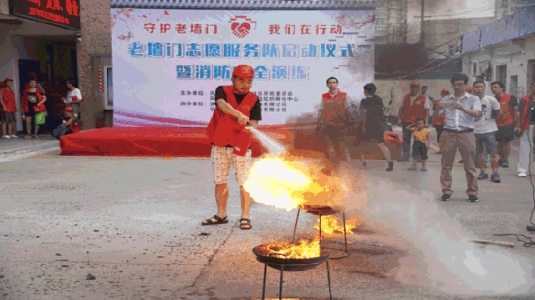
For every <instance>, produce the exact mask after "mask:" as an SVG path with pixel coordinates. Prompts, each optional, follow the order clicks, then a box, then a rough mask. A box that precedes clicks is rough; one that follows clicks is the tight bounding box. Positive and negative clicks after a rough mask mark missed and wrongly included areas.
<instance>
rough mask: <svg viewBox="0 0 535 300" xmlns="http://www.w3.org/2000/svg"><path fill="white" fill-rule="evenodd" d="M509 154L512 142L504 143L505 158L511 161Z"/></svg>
mask: <svg viewBox="0 0 535 300" xmlns="http://www.w3.org/2000/svg"><path fill="white" fill-rule="evenodd" d="M509 154H511V142H505V143H504V145H503V159H504V160H507V161H509Z"/></svg>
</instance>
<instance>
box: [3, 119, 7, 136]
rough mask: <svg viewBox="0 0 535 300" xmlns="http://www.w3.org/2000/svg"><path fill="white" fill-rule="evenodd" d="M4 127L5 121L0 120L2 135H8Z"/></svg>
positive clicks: (5, 126) (5, 125)
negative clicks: (0, 121)
mask: <svg viewBox="0 0 535 300" xmlns="http://www.w3.org/2000/svg"><path fill="white" fill-rule="evenodd" d="M6 128H7V122H2V136H4V135H8V134H7V131H6Z"/></svg>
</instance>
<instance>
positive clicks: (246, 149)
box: [202, 65, 262, 229]
mask: <svg viewBox="0 0 535 300" xmlns="http://www.w3.org/2000/svg"><path fill="white" fill-rule="evenodd" d="M253 78H254V70H253V68H252V67H251V66H248V65H239V66H237V67H236V68H235V69H234V71H233V72H232V78H231V81H232V85H228V86H219V87H217V88H216V90H215V100H216V108H215V110H214V114H213V115H212V119H211V120H210V123H209V124H208V128H207V130H206V135H207V136H208V138H209V139H210V141H211V143H212V153H211V158H212V165H213V170H214V183H215V198H216V203H217V214H215V215H214V216H213V217H212V218H210V219H207V220H204V221H203V222H202V225H216V224H226V223H228V218H227V211H226V210H227V199H228V195H229V192H228V186H227V180H228V175H229V171H230V166H231V164H232V165H233V166H234V172H235V174H236V181H237V182H238V185H239V186H240V198H241V207H242V214H241V219H240V228H241V229H251V220H250V219H249V208H250V205H251V197H250V195H249V193H248V192H247V191H245V189H244V188H243V184H244V183H245V180H246V179H247V175H248V173H249V168H250V165H251V148H250V140H251V132H250V131H249V130H248V129H247V126H246V125H247V124H248V123H250V124H251V125H252V126H253V127H256V126H257V125H258V121H260V120H262V113H261V108H260V101H258V96H257V95H255V94H254V93H251V92H250V89H251V87H252V86H253Z"/></svg>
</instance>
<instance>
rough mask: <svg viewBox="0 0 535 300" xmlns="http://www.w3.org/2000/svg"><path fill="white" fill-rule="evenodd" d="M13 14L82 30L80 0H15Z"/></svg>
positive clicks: (12, 4)
mask: <svg viewBox="0 0 535 300" xmlns="http://www.w3.org/2000/svg"><path fill="white" fill-rule="evenodd" d="M11 6H12V11H13V15H16V16H20V17H24V18H28V19H32V20H36V21H39V22H44V23H50V24H53V25H58V26H61V27H67V28H69V29H74V30H80V0H13V1H11Z"/></svg>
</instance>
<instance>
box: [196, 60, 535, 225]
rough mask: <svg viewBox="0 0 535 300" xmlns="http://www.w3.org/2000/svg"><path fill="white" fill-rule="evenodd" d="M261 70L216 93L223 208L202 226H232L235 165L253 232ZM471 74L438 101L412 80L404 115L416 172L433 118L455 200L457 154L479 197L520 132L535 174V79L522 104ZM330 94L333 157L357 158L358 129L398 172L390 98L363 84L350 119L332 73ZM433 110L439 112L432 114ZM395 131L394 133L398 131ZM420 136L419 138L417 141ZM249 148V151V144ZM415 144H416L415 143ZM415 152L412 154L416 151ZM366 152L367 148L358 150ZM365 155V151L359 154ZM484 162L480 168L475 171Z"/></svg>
mask: <svg viewBox="0 0 535 300" xmlns="http://www.w3.org/2000/svg"><path fill="white" fill-rule="evenodd" d="M253 78H254V69H253V68H252V67H251V66H248V65H239V66H237V67H236V68H235V69H234V71H233V73H232V78H231V82H232V85H227V86H219V87H217V88H216V90H215V95H216V97H215V98H216V109H215V110H214V113H213V115H212V118H211V120H210V123H209V125H208V127H207V130H206V135H207V136H208V138H209V139H210V141H211V143H212V152H211V159H212V165H213V172H214V174H213V176H214V183H215V199H216V204H217V213H216V214H215V215H214V216H213V217H211V218H209V219H206V220H204V221H203V222H202V225H217V224H226V223H228V222H229V220H228V216H227V213H226V208H227V200H228V196H229V191H228V186H227V181H228V176H229V173H230V167H231V166H233V167H234V172H235V175H236V180H237V182H238V185H239V187H240V198H241V206H242V214H241V218H240V220H239V225H240V228H241V229H251V228H252V226H251V220H250V216H249V211H250V201H251V198H250V195H249V193H248V192H247V191H246V190H245V189H244V188H243V184H244V182H245V179H246V177H247V174H248V170H249V167H250V163H251V149H250V139H251V134H250V132H249V130H248V126H253V127H256V126H257V125H258V122H259V121H260V120H262V110H261V108H260V102H259V101H258V96H257V95H255V94H254V93H251V92H250V89H251V87H252V85H253ZM468 81H469V79H468V76H466V75H465V74H462V73H458V74H455V75H454V76H453V77H452V78H451V80H450V82H451V88H452V89H453V93H450V90H449V89H448V88H443V89H442V90H441V92H440V93H441V95H440V99H437V100H436V101H435V100H434V99H433V98H432V97H429V96H428V95H427V87H425V86H422V87H420V83H419V82H417V81H413V82H411V84H410V92H409V93H408V94H406V95H405V96H404V97H403V100H402V105H401V107H400V109H399V112H398V122H397V125H398V126H401V127H402V132H403V141H402V156H401V159H400V161H408V160H409V159H410V157H411V156H412V159H413V162H412V166H411V167H410V168H409V169H408V170H410V171H415V170H417V168H416V166H417V164H418V163H421V164H422V167H421V169H420V170H421V171H422V172H426V171H427V168H426V161H427V159H428V150H429V148H430V146H431V140H430V130H429V128H430V126H429V120H430V117H432V122H433V123H432V127H434V128H435V130H436V134H437V142H438V144H439V148H438V151H437V152H436V154H440V155H441V156H442V157H441V172H440V183H441V188H442V196H441V197H440V200H442V201H448V200H450V198H451V196H452V194H453V190H452V168H453V165H454V161H455V155H456V153H457V151H459V152H460V154H461V158H462V159H461V161H459V162H462V163H463V164H464V169H465V173H466V181H467V189H466V193H467V195H468V201H470V202H477V201H479V198H478V180H483V179H488V178H489V175H488V173H487V163H488V161H489V159H488V157H489V156H490V165H491V170H492V173H491V176H490V180H491V181H492V182H497V183H499V182H501V179H500V176H499V174H498V168H499V167H504V168H507V167H509V154H510V147H511V146H510V143H511V141H512V140H513V139H514V135H515V134H516V135H517V136H518V137H520V151H519V154H518V162H517V171H518V176H520V177H525V176H527V175H526V173H527V172H528V171H529V168H528V164H529V159H530V152H531V149H532V147H533V128H534V126H535V114H534V113H532V112H533V111H534V110H535V83H533V85H532V86H531V94H530V95H527V96H525V97H523V98H522V99H521V100H520V101H517V99H516V98H515V97H514V96H513V95H509V94H507V93H505V91H504V84H503V83H502V82H499V81H496V82H492V83H491V86H490V89H491V91H492V94H493V95H494V97H492V96H488V95H486V94H485V91H486V89H487V86H486V84H485V82H483V81H476V82H474V83H473V85H472V86H469V85H468ZM326 86H327V89H328V91H327V92H326V93H324V94H323V95H322V96H321V99H320V102H319V114H318V120H317V125H316V134H317V135H318V136H320V137H322V138H318V139H319V140H322V141H324V142H325V143H326V144H327V145H326V146H327V156H328V157H329V158H330V160H331V161H332V162H333V163H334V164H333V165H334V166H339V165H340V164H341V163H347V164H348V165H350V163H351V155H350V151H349V149H348V145H347V142H346V139H345V137H346V136H347V135H348V132H349V131H348V130H349V129H350V128H351V127H353V126H356V127H357V130H356V132H357V134H356V135H357V139H356V140H357V144H359V142H360V143H362V142H363V141H366V142H372V143H374V144H376V145H377V146H378V148H379V149H380V150H381V152H382V153H383V155H384V157H385V159H386V161H387V168H386V171H392V170H393V168H394V162H393V161H392V158H391V153H390V151H389V149H388V147H386V146H385V136H388V135H389V134H394V133H393V132H391V130H392V129H391V126H390V125H389V123H388V122H387V117H386V116H385V114H384V106H383V100H382V99H381V97H380V96H378V95H377V87H376V85H375V84H373V83H368V84H366V85H364V87H363V93H364V95H365V98H364V99H362V101H360V104H359V110H358V112H359V113H358V117H357V120H356V122H355V120H351V111H350V110H351V105H350V102H351V101H350V99H349V96H348V94H347V93H346V92H343V91H340V89H339V88H338V79H337V78H335V77H330V78H328V79H327V81H326ZM431 112H432V113H431ZM394 135H395V134H394ZM411 139H414V141H411ZM244 145H249V146H248V148H247V149H242V148H243V147H244ZM411 145H412V147H411ZM411 150H412V151H411ZM359 155H362V153H359ZM360 157H361V159H362V156H360ZM476 167H479V169H480V173H479V174H478V173H477V171H476Z"/></svg>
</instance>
